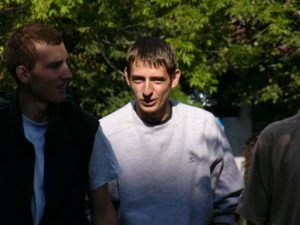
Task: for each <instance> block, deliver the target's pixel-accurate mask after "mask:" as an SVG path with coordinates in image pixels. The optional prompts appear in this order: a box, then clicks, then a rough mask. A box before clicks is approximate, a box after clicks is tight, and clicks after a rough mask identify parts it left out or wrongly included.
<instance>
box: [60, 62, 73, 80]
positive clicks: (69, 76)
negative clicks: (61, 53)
mask: <svg viewBox="0 0 300 225" xmlns="http://www.w3.org/2000/svg"><path fill="white" fill-rule="evenodd" d="M62 75H63V76H62V77H63V79H64V80H71V79H72V78H73V74H72V72H71V70H70V67H69V65H68V64H67V63H66V62H65V63H64V66H63V73H62Z"/></svg>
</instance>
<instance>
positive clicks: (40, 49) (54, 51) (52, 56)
mask: <svg viewBox="0 0 300 225" xmlns="http://www.w3.org/2000/svg"><path fill="white" fill-rule="evenodd" d="M35 47H36V52H37V56H38V61H42V62H52V61H60V60H64V59H65V58H67V57H68V52H67V50H66V48H65V45H64V43H61V44H59V45H47V44H45V43H36V44H35Z"/></svg>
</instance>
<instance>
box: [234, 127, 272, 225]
mask: <svg viewBox="0 0 300 225" xmlns="http://www.w3.org/2000/svg"><path fill="white" fill-rule="evenodd" d="M272 142H273V141H272V135H271V134H269V133H268V132H264V133H262V134H261V135H260V137H259V138H258V140H257V143H256V145H255V148H254V153H253V158H252V162H251V166H250V170H249V174H248V180H247V182H246V187H245V189H244V191H243V194H242V197H241V201H240V203H239V206H238V210H237V211H238V213H240V214H241V215H242V216H243V217H245V218H246V219H247V220H250V221H251V222H252V223H254V224H257V225H260V224H267V223H268V220H269V216H268V215H269V212H270V202H271V190H272V179H273V178H272V169H271V168H272V166H271V160H272V156H271V153H272V145H273V144H272Z"/></svg>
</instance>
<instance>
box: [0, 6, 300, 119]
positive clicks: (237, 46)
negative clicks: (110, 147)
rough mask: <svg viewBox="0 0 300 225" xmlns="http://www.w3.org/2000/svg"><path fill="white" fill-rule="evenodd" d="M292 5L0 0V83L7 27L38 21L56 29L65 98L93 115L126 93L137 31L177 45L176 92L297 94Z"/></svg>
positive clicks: (280, 100) (255, 96)
mask: <svg viewBox="0 0 300 225" xmlns="http://www.w3.org/2000/svg"><path fill="white" fill-rule="evenodd" d="M299 10H300V9H299V4H298V3H297V2H293V4H289V3H288V2H287V3H284V2H283V1H269V0H260V1H255V0H254V1H249V0H218V1H211V0H199V1H196V0H189V1H187V0H150V1H149V0H123V1H121V0H115V1H111V0H94V1H91V0H2V1H1V2H0V27H1V28H0V29H1V30H0V60H1V63H0V90H10V89H12V88H13V87H14V86H15V85H14V82H13V81H12V79H11V78H9V76H8V75H7V71H6V70H5V66H4V49H5V47H4V46H5V41H6V40H7V38H8V36H9V34H10V33H11V32H12V31H13V29H15V28H16V27H18V26H20V25H21V24H24V23H26V22H29V21H40V22H43V23H47V24H50V25H52V26H54V27H57V28H58V29H59V30H61V31H62V32H63V34H64V37H65V43H66V46H67V47H68V50H69V52H70V58H71V66H72V69H73V73H74V76H75V78H74V80H73V82H72V84H71V86H72V90H73V95H74V96H75V100H76V101H77V102H78V103H79V104H80V105H81V106H82V107H83V108H84V109H86V110H88V111H90V112H92V113H94V114H96V115H98V116H103V115H106V114H107V113H109V112H111V111H113V110H115V109H116V108H118V107H119V106H121V105H123V104H124V103H125V102H127V101H128V100H129V99H130V98H131V93H130V91H129V89H128V88H127V86H126V84H125V82H124V79H123V76H122V70H123V68H124V63H125V55H126V51H127V49H128V47H129V46H130V45H131V44H132V43H133V42H134V41H135V40H136V39H137V38H138V37H141V36H145V35H152V36H158V37H161V38H164V39H166V40H167V41H168V42H170V43H171V44H172V46H173V47H174V48H175V49H176V51H177V53H178V60H179V66H180V69H181V70H182V74H183V76H182V81H181V88H179V89H176V90H175V91H174V92H173V96H175V97H176V98H180V99H181V100H183V101H185V102H188V103H192V100H191V97H190V96H189V94H190V90H192V89H195V90H197V93H199V92H203V93H206V94H207V95H211V94H215V93H218V92H219V91H220V89H223V90H222V94H221V95H219V99H218V100H219V101H222V102H223V103H224V104H226V105H228V106H231V105H236V106H238V105H241V104H245V103H247V104H258V105H259V104H265V103H268V102H269V103H272V104H278V105H280V104H289V105H290V104H293V103H295V102H298V101H299V100H300V94H299V91H298V90H299V87H300V78H299V72H298V71H300V70H299V69H300V68H299V67H300V64H299V63H298V60H299V56H300V50H299V49H300V48H299V46H300V38H299V37H300V32H299V31H298V30H299V27H300V13H299ZM198 104H200V105H201V103H198ZM293 105H294V107H291V108H290V110H291V111H296V110H297V109H298V105H297V104H293Z"/></svg>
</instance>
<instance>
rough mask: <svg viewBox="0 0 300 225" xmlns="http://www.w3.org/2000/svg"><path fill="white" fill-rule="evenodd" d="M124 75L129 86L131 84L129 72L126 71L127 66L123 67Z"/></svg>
mask: <svg viewBox="0 0 300 225" xmlns="http://www.w3.org/2000/svg"><path fill="white" fill-rule="evenodd" d="M124 77H125V79H126V82H127V84H128V86H129V87H131V84H130V74H129V72H128V69H127V67H125V69H124Z"/></svg>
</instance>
